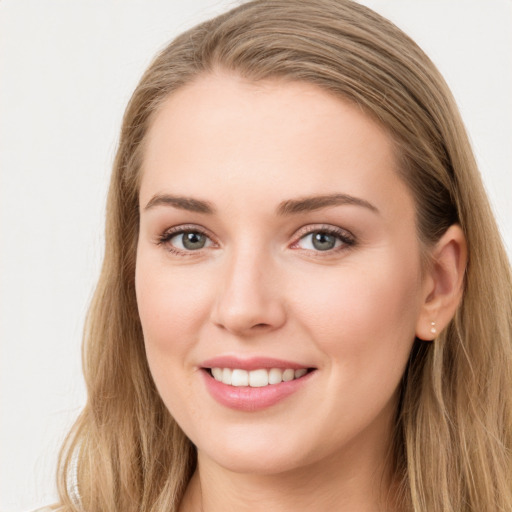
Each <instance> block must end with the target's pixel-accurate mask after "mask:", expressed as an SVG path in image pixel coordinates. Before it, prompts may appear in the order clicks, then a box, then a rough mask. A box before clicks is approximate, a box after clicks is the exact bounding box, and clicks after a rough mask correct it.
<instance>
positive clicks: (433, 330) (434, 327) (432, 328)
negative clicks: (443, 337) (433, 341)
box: [430, 322, 437, 334]
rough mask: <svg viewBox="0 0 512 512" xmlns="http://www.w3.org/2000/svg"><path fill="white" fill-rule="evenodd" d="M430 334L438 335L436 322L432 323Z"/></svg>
mask: <svg viewBox="0 0 512 512" xmlns="http://www.w3.org/2000/svg"><path fill="white" fill-rule="evenodd" d="M430 326H431V327H430V332H431V333H432V334H437V329H436V323H435V322H430Z"/></svg>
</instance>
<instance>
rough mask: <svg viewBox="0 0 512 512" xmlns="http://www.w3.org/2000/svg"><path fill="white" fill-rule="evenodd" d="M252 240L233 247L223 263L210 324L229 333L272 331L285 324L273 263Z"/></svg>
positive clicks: (282, 304)
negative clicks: (214, 324)
mask: <svg viewBox="0 0 512 512" xmlns="http://www.w3.org/2000/svg"><path fill="white" fill-rule="evenodd" d="M256 245H257V244H255V242H254V240H252V241H251V242H250V243H245V244H244V243H240V244H238V245H237V246H236V247H233V248H232V250H231V251H229V254H227V255H226V259H225V261H224V269H223V275H222V280H221V286H220V287H219V290H218V293H217V300H216V305H215V308H214V318H213V320H214V322H215V323H216V324H217V325H218V326H220V327H222V328H224V329H226V330H228V331H230V332H233V333H238V334H248V333H251V332H255V331H258V332H259V331H261V330H262V329H267V330H272V329H275V328H278V327H280V326H281V325H282V324H283V323H284V321H285V309H284V301H283V297H282V296H281V292H280V289H279V284H278V279H277V275H276V274H277V272H276V267H275V261H274V260H273V258H272V255H271V253H270V251H269V250H266V249H265V248H262V247H261V246H260V247H256Z"/></svg>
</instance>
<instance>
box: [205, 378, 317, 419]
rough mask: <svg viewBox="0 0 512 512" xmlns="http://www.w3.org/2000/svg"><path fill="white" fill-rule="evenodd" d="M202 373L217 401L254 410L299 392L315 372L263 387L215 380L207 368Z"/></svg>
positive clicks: (233, 407)
mask: <svg viewBox="0 0 512 512" xmlns="http://www.w3.org/2000/svg"><path fill="white" fill-rule="evenodd" d="M201 373H202V374H203V378H204V380H205V383H206V387H207V389H208V391H209V392H210V394H211V395H212V397H213V398H214V399H215V400H217V402H219V403H220V404H222V405H224V406H226V407H229V408H230V409H236V410H238V411H246V412H252V411H260V410H262V409H266V408H268V407H271V406H273V405H275V404H277V403H278V402H281V401H282V400H284V399H285V398H287V397H289V396H290V395H292V394H293V393H295V392H297V391H298V390H299V389H300V388H301V387H302V386H303V385H304V384H305V383H306V382H308V381H309V379H310V378H311V376H312V375H313V374H314V373H315V372H314V371H312V372H309V373H307V374H306V375H304V376H303V377H300V378H299V379H294V380H290V381H288V382H281V383H280V384H270V385H268V386H263V387H261V388H251V387H250V386H241V387H237V386H228V385H227V384H223V383H222V382H219V381H218V380H215V379H214V378H213V377H212V376H211V375H210V374H209V373H208V371H206V370H202V372H201Z"/></svg>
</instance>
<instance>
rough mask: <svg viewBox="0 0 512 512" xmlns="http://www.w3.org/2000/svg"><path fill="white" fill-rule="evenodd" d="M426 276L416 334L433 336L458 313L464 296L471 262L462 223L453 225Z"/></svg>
mask: <svg viewBox="0 0 512 512" xmlns="http://www.w3.org/2000/svg"><path fill="white" fill-rule="evenodd" d="M429 259H430V264H429V266H428V268H427V269H426V272H425V276H424V278H423V297H422V298H423V302H422V304H421V311H420V315H419V317H418V321H417V324H416V336H417V337H418V338H419V339H421V340H433V339H434V338H436V337H437V336H438V334H439V333H440V332H441V330H442V329H444V328H445V327H446V326H447V325H448V323H449V322H450V320H451V319H452V318H453V316H454V315H455V311H456V310H457V307H458V305H459V304H460V301H461V299H462V293H463V289H464V274H465V272H466V264H467V244H466V238H465V236H464V233H463V232H462V229H461V228H460V226H459V225H457V224H454V225H452V226H450V227H449V228H448V229H447V231H446V232H445V234H444V235H443V236H442V237H441V238H440V239H439V241H438V242H437V243H436V245H435V246H434V248H433V249H432V252H431V254H430V256H429Z"/></svg>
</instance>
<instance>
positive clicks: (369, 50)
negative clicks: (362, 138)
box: [58, 0, 512, 512]
mask: <svg viewBox="0 0 512 512" xmlns="http://www.w3.org/2000/svg"><path fill="white" fill-rule="evenodd" d="M217 69H226V70H229V71H232V72H236V73H238V74H239V75H241V76H243V77H245V78H247V79H249V80H253V81H258V80H263V79H273V78H278V79H281V80H290V81H305V82H309V83H312V84H316V85H317V86H318V87H321V88H323V89H326V90H328V91H331V92H332V93H333V94H335V95H338V96H339V97H340V98H344V99H346V100H348V101H351V102H354V103H356V104H357V105H359V106H360V108H361V109H362V110H363V111H365V112H366V113H367V114H368V115H370V116H372V118H374V119H375V120H376V121H377V122H378V123H380V124H381V125H382V126H384V127H385V128H386V129H387V130H388V132H389V134H390V136H391V137H392V138H393V140H394V142H395V144H396V147H397V154H398V156H399V160H400V168H399V170H398V172H400V174H401V176H402V177H403V179H404V181H405V182H406V183H407V184H408V185H409V187H410V190H411V191H412V193H413V195H414V197H415V201H416V205H417V219H418V220H417V224H418V234H419V237H420V239H421V241H422V243H423V244H424V246H425V247H428V246H430V245H431V244H433V243H435V242H436V240H438V239H439V237H440V236H441V235H442V234H443V233H444V232H445V230H446V229H447V228H448V227H449V226H450V225H452V224H453V223H459V224H460V226H461V227H462V229H463V231H464V234H465V236H466V239H467V243H468V250H469V263H468V267H467V273H466V280H465V291H464V296H463V300H462V303H461V305H460V307H459V309H458V311H457V313H456V315H455V317H454V318H453V320H452V321H451V323H450V324H449V326H448V327H447V328H446V329H445V330H444V331H443V332H442V333H441V334H440V336H439V337H438V338H437V339H436V340H435V342H434V343H433V344H427V343H421V342H419V341H417V342H416V343H415V346H414V348H413V351H412V353H411V357H410V361H409V364H408V367H407V370H406V372H405V375H404V378H403V382H402V387H401V396H400V403H399V408H398V411H397V416H396V429H395V440H394V445H393V451H394V453H393V455H394V470H395V472H396V476H397V479H398V481H399V482H401V485H400V486H399V499H400V503H401V504H402V508H403V509H404V510H411V511H415V512H420V511H421V512H450V511H452V512H460V511H473V512H485V511H489V512H491V511H492V512H498V511H507V512H510V510H512V469H511V452H510V450H511V448H512V434H511V432H512V429H511V427H512V404H511V400H512V387H511V371H512V370H511V369H512V351H511V348H512V279H511V273H510V265H509V262H508V259H507V256H506V253H505V251H504V248H503V244H502V242H501V239H500V236H499V233H498V230H497V227H496V224H495V221H494V219H493V215H492V212H491V210H490V207H489V205H488V201H487V198H486V195H485V192H484V189H483V186H482V182H481V179H480V176H479V173H478V170H477V167H476V164H475V160H474V157H473V154H472V151H471V147H470V144H469V142H468V138H467V135H466V132H465V129H464V126H463V123H462V121H461V118H460V115H459V113H458V110H457V107H456V105H455V102H454V100H453V98H452V95H451V93H450V92H449V90H448V88H447V86H446V84H445V82H444V80H443V79H442V77H441V76H440V74H439V72H438V71H437V69H436V68H435V66H434V65H433V64H432V62H431V61H430V60H429V59H428V57H427V56H426V55H425V54H424V53H423V52H422V51H421V50H420V49H419V48H418V46H417V45H416V44H415V43H414V42H413V41H412V40H411V39H410V38H409V37H407V36H406V35H405V34H404V33H403V32H401V31H400V30H399V29H398V28H397V27H395V26H394V25H393V24H392V23H390V22H389V21H387V20H386V19H384V18H382V17H381V16H379V15H377V14H376V13H374V12H373V11H371V10H370V9H368V8H366V7H363V6H361V5H359V4H357V3H354V2H352V1H349V0H301V1H297V0H256V1H253V2H248V3H245V4H243V5H241V6H239V7H237V8H235V9H233V10H232V11H230V12H228V13H226V14H223V15H221V16H219V17H217V18H215V19H213V20H210V21H208V22H205V23H203V24H201V25H198V26H197V27H195V28H193V29H191V30H189V31H188V32H186V33H184V34H182V35H181V36H179V37H178V38H177V39H175V40H174V41H173V42H172V43H171V44H170V45H169V46H168V47H167V48H165V49H164V50H163V51H162V52H161V53H160V54H159V55H158V56H157V57H156V58H155V60H154V61H153V62H152V64H151V65H150V67H149V69H148V70H147V71H146V73H145V74H144V76H143V77H142V79H141V81H140V83H139V85H138V86H137V88H136V90H135V92H134V94H133V96H132V98H131V100H130V103H129V105H128V107H127V110H126V113H125V116H124V120H123V125H122V132H121V139H120V144H119V149H118V152H117V156H116V159H115V163H114V169H113V174H112V180H111V185H110V191H109V195H108V203H107V225H106V249H105V259H104V263H103V268H102V272H101V277H100V280H99V283H98V286H97V290H96V293H95V296H94V299H93V302H92V305H91V308H90V311H89V315H88V319H87V323H86V330H85V338H84V346H83V365H84V374H85V380H86V385H87V391H88V401H87V404H86V406H85V408H84V410H83V412H82V414H81V415H80V417H79V418H78V420H77V422H76V424H75V425H74V427H73V429H72V431H71V432H70V434H69V436H68V438H67V441H66V443H65V446H64V447H63V449H62V452H61V458H60V471H59V480H58V482H59V493H60V500H61V501H60V504H59V506H60V507H62V509H63V510H66V511H72V510H73V511H74V510H84V511H87V512H95V511H98V512H99V511H101V512H106V511H119V512H121V511H122V512H130V511H141V510H143V511H154V512H156V511H160V510H164V509H165V510H171V511H176V510H177V508H178V506H179V502H180V499H181V497H182V496H183V492H184V489H185V488H186V486H187V484H188V481H189V479H190V477H191V474H192V472H193V470H194V467H195V462H196V458H195V457H196V454H195V449H194V447H193V446H192V444H191V443H190V442H189V441H188V439H187V438H186V436H185V435H184V433H183V432H182V431H181V429H180V428H179V427H178V426H177V424H176V423H175V421H174V420H173V418H172V417H171V415H170V414H169V412H168V411H167V409H166V408H165V406H164V404H163V402H162V400H161V399H160V397H159V395H158V393H157V391H156V389H155V386H154V384H153V381H152V378H151V375H150V372H149V369H148V366H147V363H146V358H145V353H144V343H143V337H142V332H141V325H140V321H139V317H138V312H137V304H136V298H135V289H134V273H135V254H136V246H137V237H138V221H139V213H138V207H139V205H138V184H139V169H140V165H141V158H142V154H143V150H144V141H145V135H146V133H147V131H148V126H149V125H150V124H151V121H152V118H153V117H154V115H155V112H157V111H158V108H159V106H160V105H161V104H162V102H163V101H164V99H165V98H166V97H167V96H168V95H169V94H172V93H173V91H176V90H177V89H178V88H180V87H183V86H185V85H186V84H188V83H190V82H191V81H193V80H195V79H196V78H197V77H198V76H200V75H202V74H205V73H208V72H211V71H213V70H217Z"/></svg>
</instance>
